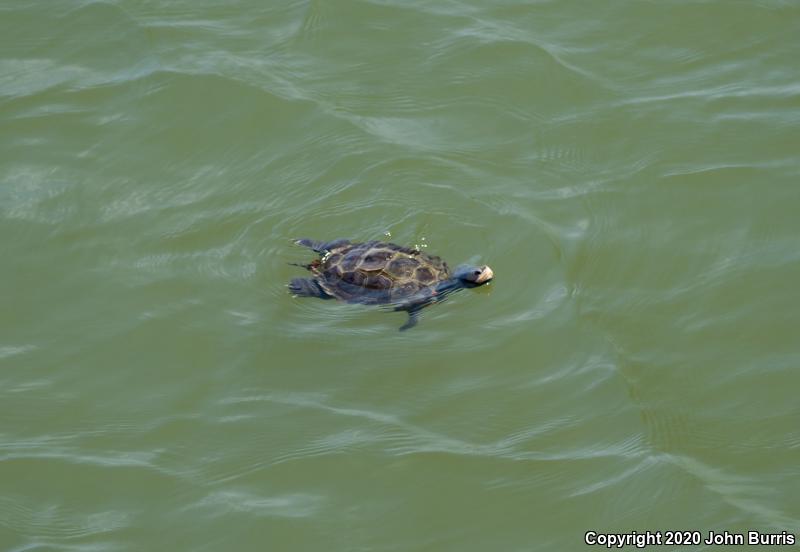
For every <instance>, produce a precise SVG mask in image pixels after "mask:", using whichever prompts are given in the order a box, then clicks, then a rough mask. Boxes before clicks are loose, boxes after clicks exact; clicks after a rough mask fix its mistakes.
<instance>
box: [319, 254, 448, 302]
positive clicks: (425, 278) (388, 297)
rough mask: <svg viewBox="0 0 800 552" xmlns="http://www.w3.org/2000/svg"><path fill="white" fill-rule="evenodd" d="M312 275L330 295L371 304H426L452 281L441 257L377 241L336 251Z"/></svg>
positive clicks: (324, 258)
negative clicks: (445, 282) (443, 284)
mask: <svg viewBox="0 0 800 552" xmlns="http://www.w3.org/2000/svg"><path fill="white" fill-rule="evenodd" d="M312 272H313V273H314V274H315V276H316V277H317V281H318V282H319V284H320V286H321V287H322V288H323V289H324V290H325V292H326V293H328V294H329V295H332V296H334V297H336V298H338V299H341V300H343V301H347V302H349V303H364V304H370V305H378V304H388V303H403V302H407V301H408V300H410V299H413V300H415V301H424V300H425V299H427V298H429V297H431V296H432V295H434V293H435V292H434V287H435V286H436V284H438V283H439V282H441V281H443V280H447V279H449V278H450V271H449V269H448V267H447V263H445V262H444V261H443V260H442V259H441V258H439V257H434V256H431V255H426V254H425V253H422V252H420V251H418V250H416V249H411V248H408V247H402V246H399V245H396V244H393V243H382V242H377V241H372V242H367V243H357V244H347V245H344V246H341V247H338V248H334V249H333V250H331V251H329V252H328V253H327V254H326V255H325V256H324V257H323V258H322V260H321V262H320V263H319V265H317V266H314V267H313V268H312Z"/></svg>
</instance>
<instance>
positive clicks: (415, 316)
mask: <svg viewBox="0 0 800 552" xmlns="http://www.w3.org/2000/svg"><path fill="white" fill-rule="evenodd" d="M419 311H420V309H409V310H408V320H406V323H405V324H403V325H402V326H400V331H401V332H404V331H406V330H409V329H411V328H413V327H414V326H416V325H417V322H419Z"/></svg>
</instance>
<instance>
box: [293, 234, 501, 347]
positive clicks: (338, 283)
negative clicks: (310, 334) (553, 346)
mask: <svg viewBox="0 0 800 552" xmlns="http://www.w3.org/2000/svg"><path fill="white" fill-rule="evenodd" d="M294 243H295V244H296V245H301V246H304V247H308V248H310V249H312V250H314V251H316V252H317V253H319V254H320V258H318V259H315V260H314V261H312V262H311V263H309V264H305V265H297V266H301V267H303V268H306V269H307V270H309V271H310V272H311V275H312V277H311V278H293V279H292V281H291V282H289V285H288V287H289V292H290V293H291V294H292V295H294V296H296V297H318V298H320V299H338V300H340V301H344V302H347V303H359V304H364V305H385V306H390V307H393V310H395V311H406V312H407V313H408V320H407V321H406V323H405V324H403V325H402V326H401V327H400V330H401V331H404V330H407V329H409V328H412V327H414V326H415V325H416V324H417V319H418V316H419V312H420V310H421V309H423V308H424V307H426V306H428V305H430V304H432V303H437V302H440V301H442V300H443V299H444V298H445V297H446V296H447V295H449V294H450V293H452V292H454V291H458V290H460V289H464V288H472V287H477V286H481V285H484V284H486V283H488V282H489V281H491V280H492V278H494V273H493V272H492V269H491V268H489V267H488V266H486V265H482V266H472V265H460V266H458V267H457V268H456V269H455V270H453V271H451V270H450V268H449V267H448V266H447V263H446V262H445V261H443V260H442V259H441V258H440V257H437V256H434V255H428V254H427V253H423V252H422V251H420V250H419V249H417V248H412V247H403V246H400V245H397V244H394V243H385V242H381V241H377V240H375V241H367V242H362V243H353V242H351V241H350V240H347V239H338V240H333V241H329V242H326V241H319V240H311V239H305V238H304V239H298V240H294Z"/></svg>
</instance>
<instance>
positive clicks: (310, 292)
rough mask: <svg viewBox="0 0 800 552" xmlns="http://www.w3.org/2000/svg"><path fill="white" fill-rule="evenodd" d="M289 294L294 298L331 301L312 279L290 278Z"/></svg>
mask: <svg viewBox="0 0 800 552" xmlns="http://www.w3.org/2000/svg"><path fill="white" fill-rule="evenodd" d="M288 287H289V293H291V294H292V295H294V296H295V297H318V298H320V299H332V297H331V296H330V295H328V294H327V293H325V291H324V290H323V289H322V288H321V287H320V285H319V284H318V283H317V281H316V280H314V279H313V278H292V281H291V282H289V286H288Z"/></svg>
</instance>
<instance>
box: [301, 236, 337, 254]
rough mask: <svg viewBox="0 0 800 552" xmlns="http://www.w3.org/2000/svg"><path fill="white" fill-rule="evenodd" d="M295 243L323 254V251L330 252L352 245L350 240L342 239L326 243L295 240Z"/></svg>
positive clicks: (304, 239) (303, 239)
mask: <svg viewBox="0 0 800 552" xmlns="http://www.w3.org/2000/svg"><path fill="white" fill-rule="evenodd" d="M294 243H295V244H297V245H302V246H303V247H308V248H311V249H313V250H314V251H316V252H317V253H322V252H323V251H330V250H331V249H335V248H337V247H341V246H343V245H347V244H349V243H350V240H346V239H340V240H333V241H329V242H324V241H321V240H309V239H308V238H302V239H299V240H294Z"/></svg>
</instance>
